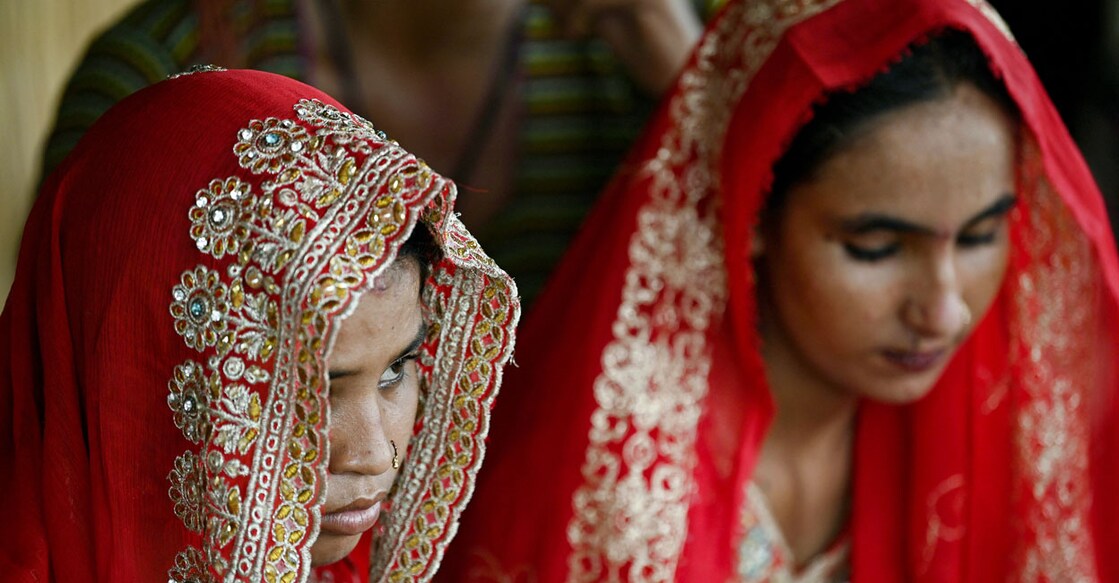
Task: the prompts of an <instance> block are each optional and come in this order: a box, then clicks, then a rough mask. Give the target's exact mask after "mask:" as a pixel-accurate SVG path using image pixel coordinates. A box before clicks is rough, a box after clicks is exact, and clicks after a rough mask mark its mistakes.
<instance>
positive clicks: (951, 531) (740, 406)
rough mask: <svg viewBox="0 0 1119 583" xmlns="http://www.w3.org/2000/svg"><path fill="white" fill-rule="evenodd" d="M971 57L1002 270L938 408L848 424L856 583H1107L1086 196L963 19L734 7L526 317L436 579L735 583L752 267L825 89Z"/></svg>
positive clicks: (929, 1) (1113, 577)
mask: <svg viewBox="0 0 1119 583" xmlns="http://www.w3.org/2000/svg"><path fill="white" fill-rule="evenodd" d="M945 28H953V29H960V30H964V31H967V32H968V33H970V34H971V35H972V36H973V37H974V38H975V40H976V41H977V43H978V45H979V46H980V48H981V49H982V50H983V52H984V53H985V54H986V55H987V56H988V57H989V64H990V67H991V68H992V70H993V71H994V72H995V73H996V75H997V76H998V77H999V78H1001V79H1003V80H1004V82H1005V83H1006V85H1007V87H1008V89H1009V92H1010V95H1011V96H1012V98H1013V100H1014V101H1015V102H1016V104H1017V106H1018V108H1019V110H1020V111H1021V117H1022V123H1023V129H1024V131H1023V132H1022V145H1021V152H1020V155H1019V164H1018V167H1019V168H1018V175H1019V176H1018V191H1019V192H1018V195H1019V199H1020V201H1021V202H1020V205H1019V208H1017V209H1016V210H1015V211H1014V212H1013V213H1012V216H1011V233H1012V241H1013V249H1012V260H1011V266H1010V269H1009V272H1008V274H1007V276H1006V279H1005V281H1004V283H1003V286H1002V289H1001V291H1000V293H999V296H998V297H997V299H996V301H995V304H994V306H993V308H992V309H991V310H990V311H989V312H988V313H987V314H986V316H985V317H984V319H983V320H982V321H981V322H980V323H979V324H978V326H977V328H976V330H975V332H974V334H973V335H972V336H971V338H970V339H969V340H968V341H967V342H966V343H965V344H964V345H963V346H962V347H961V348H960V349H959V351H958V353H957V355H956V356H955V357H954V359H953V362H952V363H951V364H950V366H949V368H948V369H947V370H946V372H945V373H944V375H943V377H942V378H941V379H940V381H939V382H938V384H937V386H936V387H935V388H934V389H933V391H932V392H931V394H930V395H929V396H928V397H927V398H925V399H923V400H922V401H920V402H918V403H916V404H913V405H909V406H903V407H898V406H886V405H881V404H875V403H870V402H867V403H863V404H862V405H861V406H860V411H859V414H858V419H857V430H856V431H857V432H856V442H855V454H854V462H855V470H854V492H853V500H852V515H851V520H850V525H849V532H850V534H851V540H852V556H851V566H852V572H851V578H852V580H853V581H858V582H859V583H864V582H871V583H874V582H896V581H921V582H933V581H944V582H948V581H952V582H956V581H971V582H976V583H979V582H990V581H1072V580H1076V581H1119V561H1117V560H1116V559H1115V558H1114V556H1113V553H1112V551H1113V550H1114V549H1116V548H1119V520H1117V519H1119V504H1117V502H1116V499H1115V496H1114V492H1115V491H1116V490H1115V486H1116V484H1117V479H1119V473H1117V470H1116V468H1119V457H1117V454H1119V448H1117V446H1119V434H1117V430H1116V420H1117V417H1116V415H1117V414H1119V408H1117V407H1119V403H1117V402H1116V400H1115V396H1116V394H1117V393H1119V381H1117V378H1116V374H1115V361H1116V346H1117V340H1119V338H1117V335H1119V320H1117V319H1116V316H1117V313H1116V309H1117V306H1119V261H1117V260H1116V253H1115V249H1114V247H1113V239H1112V237H1111V229H1110V226H1109V225H1108V222H1107V219H1106V214H1105V212H1104V207H1103V204H1102V201H1101V197H1100V194H1099V192H1098V189H1097V187H1096V186H1095V184H1094V182H1093V181H1092V178H1091V176H1090V174H1089V172H1088V170H1087V167H1086V166H1085V164H1084V162H1083V160H1082V158H1081V156H1080V154H1079V152H1078V150H1077V148H1076V147H1075V145H1074V144H1073V142H1072V141H1071V139H1070V138H1069V136H1068V133H1067V131H1066V130H1065V128H1064V126H1063V125H1062V123H1061V121H1060V119H1059V118H1058V116H1057V114H1056V113H1055V111H1054V109H1053V107H1052V105H1051V104H1050V102H1049V100H1048V98H1047V97H1046V94H1045V92H1044V90H1043V88H1042V87H1041V85H1040V83H1039V82H1038V80H1037V78H1036V77H1035V75H1034V73H1033V71H1032V69H1031V67H1030V65H1029V63H1028V61H1027V60H1026V57H1025V56H1024V54H1023V53H1022V52H1021V50H1020V49H1019V47H1018V46H1017V45H1016V44H1015V43H1014V41H1013V39H1012V37H1011V36H1010V33H1009V31H1007V30H1006V28H1005V25H1004V24H1003V23H1002V22H1001V20H1000V19H999V18H998V16H997V15H996V14H995V13H994V12H993V10H992V9H991V8H990V7H989V6H987V5H986V4H985V3H983V2H981V1H979V0H888V1H887V0H814V1H813V0H796V1H776V0H773V1H768V0H753V1H732V2H730V3H729V4H728V6H727V7H726V8H725V9H724V10H723V12H722V13H721V14H720V16H719V17H717V18H716V19H715V20H714V21H713V22H712V24H711V25H710V27H709V29H708V31H707V33H706V34H705V36H704V37H703V39H702V40H701V41H700V44H699V46H698V48H697V49H696V52H695V54H694V56H693V58H692V60H691V62H690V63H689V64H688V66H687V67H686V68H685V70H684V72H683V73H682V74H681V76H680V78H679V80H678V82H677V84H676V86H675V88H674V90H673V91H672V93H671V94H670V95H669V96H668V97H667V98H666V100H665V101H664V102H663V104H662V106H661V108H660V109H659V111H658V113H657V115H656V116H655V117H654V118H653V120H652V121H651V122H650V125H649V126H648V128H647V131H646V133H645V134H644V136H643V138H642V139H641V140H640V142H639V143H638V144H637V146H636V147H635V148H634V150H633V151H632V153H631V156H630V157H629V159H628V162H627V165H626V166H625V167H624V168H623V169H622V171H621V172H620V173H619V174H618V175H617V176H616V177H615V179H614V181H613V182H612V183H611V185H610V186H609V187H608V188H607V190H606V192H605V193H604V194H603V196H602V198H601V200H600V202H599V204H598V205H597V207H596V208H595V209H594V211H593V212H592V214H591V216H590V217H589V219H588V220H587V222H586V224H585V227H584V229H583V230H582V232H581V234H580V237H579V238H578V240H577V241H576V243H575V245H574V246H573V248H572V249H571V250H570V251H569V253H568V255H567V257H566V258H565V260H564V262H563V264H562V265H561V267H560V269H559V270H558V272H557V274H556V276H555V277H554V278H553V280H552V281H551V283H550V285H549V286H548V289H547V291H546V292H545V294H544V295H543V296H541V298H540V299H539V300H538V302H537V304H536V305H535V306H534V310H533V312H532V313H531V314H530V316H529V318H528V319H527V321H526V323H525V325H524V327H523V331H522V336H521V340H522V341H521V343H520V344H519V346H518V353H517V362H518V364H519V367H518V368H516V369H514V370H513V371H512V372H511V373H510V375H509V377H508V379H507V380H508V382H507V384H506V388H505V391H506V393H505V399H504V400H503V402H502V404H501V406H500V407H499V408H498V410H497V411H496V417H495V429H494V432H493V446H492V449H491V453H492V455H491V458H490V464H489V465H488V466H487V468H486V470H485V471H484V472H483V474H482V476H481V478H480V480H481V481H480V486H479V490H478V492H477V493H476V496H475V502H474V503H473V504H472V506H471V509H470V510H469V511H468V512H467V514H466V515H465V517H464V522H463V532H462V533H461V534H460V537H461V538H460V540H459V544H458V545H457V546H456V547H455V548H453V549H452V553H451V556H450V557H449V558H448V562H447V563H446V567H447V568H446V569H445V570H444V571H443V573H442V574H443V575H444V576H445V577H444V579H445V580H454V581H460V580H461V581H518V582H519V581H526V582H529V581H530V582H547V581H621V580H626V581H688V582H693V581H694V582H708V581H728V580H733V579H732V572H733V565H734V560H735V553H736V549H737V545H738V542H739V541H737V540H736V536H737V533H736V524H737V521H738V520H739V518H740V511H741V508H742V504H743V490H744V488H743V486H744V485H745V483H746V482H748V481H749V479H750V476H751V473H752V469H753V466H754V463H755V462H756V457H757V455H758V453H759V449H760V446H761V443H762V441H763V440H764V436H765V432H766V429H767V426H768V423H769V422H770V420H771V417H772V414H773V407H772V403H771V400H770V397H769V394H768V389H767V387H766V386H765V382H764V378H763V374H762V370H763V369H762V366H761V361H760V356H759V354H758V339H757V335H756V332H755V316H754V310H755V301H756V300H755V290H754V283H753V282H754V274H753V271H752V265H751V261H750V259H749V256H748V253H749V250H748V245H747V244H746V243H745V242H746V241H749V239H750V233H751V228H752V226H753V225H754V224H755V223H756V222H757V220H758V214H759V209H760V208H761V207H762V204H763V202H764V195H765V192H766V189H767V188H768V183H769V180H770V168H771V166H772V165H773V163H774V162H775V161H776V160H777V159H778V158H779V157H780V155H781V153H782V151H783V149H784V147H785V145H786V144H787V143H788V141H789V140H790V139H791V137H792V136H793V135H794V134H795V133H796V131H797V130H798V128H799V127H800V126H801V125H802V124H803V123H804V121H805V120H806V119H807V118H808V116H809V115H810V111H811V105H812V104H813V103H815V102H818V101H821V100H823V99H825V98H826V95H827V94H828V93H829V92H831V91H836V90H841V89H846V88H850V87H855V86H858V85H860V84H861V83H864V82H865V81H866V80H868V79H869V78H871V77H872V76H873V75H875V74H876V73H877V72H879V71H882V70H884V69H885V68H886V67H888V66H889V64H890V63H891V62H892V61H893V60H894V59H896V58H898V56H899V55H900V54H901V53H902V51H904V50H905V48H906V47H907V46H908V45H910V44H911V43H914V42H919V41H921V40H923V39H926V38H928V37H929V36H930V35H932V34H935V33H936V32H937V31H940V30H942V29H945Z"/></svg>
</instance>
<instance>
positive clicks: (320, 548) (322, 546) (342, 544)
mask: <svg viewBox="0 0 1119 583" xmlns="http://www.w3.org/2000/svg"><path fill="white" fill-rule="evenodd" d="M359 540H361V535H350V536H340V535H335V534H323V533H319V538H318V539H317V540H315V544H313V545H311V566H312V567H321V566H323V565H329V564H331V563H337V562H338V561H341V560H342V559H344V558H346V556H347V555H349V554H350V553H351V552H353V550H354V547H356V546H357V543H358V541H359Z"/></svg>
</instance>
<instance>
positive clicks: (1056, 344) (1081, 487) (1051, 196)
mask: <svg viewBox="0 0 1119 583" xmlns="http://www.w3.org/2000/svg"><path fill="white" fill-rule="evenodd" d="M1023 151H1024V152H1023V158H1024V162H1023V164H1022V167H1023V172H1022V174H1023V176H1022V178H1021V181H1022V183H1023V187H1024V191H1025V192H1026V193H1027V194H1028V196H1029V197H1030V199H1029V200H1028V203H1029V204H1028V206H1027V208H1026V209H1025V211H1024V212H1022V213H1020V215H1019V217H1018V219H1019V220H1020V221H1021V222H1022V223H1024V224H1023V227H1024V228H1023V229H1021V231H1022V232H1023V233H1024V235H1022V241H1021V245H1020V247H1021V248H1023V249H1025V254H1026V257H1024V258H1023V261H1025V264H1026V265H1027V266H1028V267H1027V269H1025V270H1024V271H1023V272H1022V273H1021V274H1020V275H1019V276H1018V279H1017V281H1016V282H1015V283H1016V285H1015V289H1014V297H1015V299H1016V312H1017V313H1016V318H1017V322H1016V325H1013V326H1012V328H1011V329H1012V330H1013V331H1015V332H1016V333H1017V334H1018V337H1017V338H1013V340H1012V341H1013V342H1014V345H1015V346H1017V349H1016V350H1014V351H1012V352H1011V355H1012V356H1013V357H1014V358H1015V359H1016V362H1014V363H1013V364H1014V365H1015V366H1016V367H1017V368H1018V369H1019V371H1018V374H1017V375H1016V376H1017V378H1019V379H1021V381H1020V382H1021V387H1020V393H1021V401H1022V402H1021V403H1020V404H1019V405H1018V409H1017V411H1016V421H1015V423H1016V431H1017V435H1016V438H1015V450H1016V451H1015V453H1016V457H1017V459H1016V467H1017V469H1018V476H1019V477H1018V480H1019V483H1018V484H1017V486H1016V488H1017V490H1016V492H1015V495H1016V496H1018V497H1019V498H1020V500H1021V501H1024V502H1025V504H1024V506H1025V507H1026V508H1028V509H1029V513H1028V514H1027V515H1026V516H1024V517H1022V518H1021V520H1022V524H1020V525H1019V528H1020V529H1021V533H1020V534H1021V536H1022V543H1021V544H1022V547H1021V549H1020V553H1019V554H1020V556H1019V557H1017V558H1016V560H1015V561H1014V562H1013V564H1014V565H1017V567H1018V569H1019V572H1018V574H1017V579H1016V580H1020V581H1095V580H1096V579H1097V578H1098V577H1097V574H1096V572H1095V568H1094V566H1093V565H1094V561H1093V559H1092V557H1094V556H1095V549H1094V548H1093V541H1092V537H1091V532H1090V530H1091V524H1090V519H1089V516H1088V510H1089V508H1090V507H1091V496H1092V492H1091V489H1090V484H1091V480H1090V476H1089V465H1088V449H1089V443H1090V439H1091V435H1090V434H1089V427H1091V423H1090V419H1089V418H1088V417H1089V410H1088V406H1089V402H1090V398H1091V395H1092V394H1093V390H1094V389H1095V387H1097V386H1099V374H1100V370H1099V368H1098V364H1097V363H1100V362H1106V360H1105V359H1107V358H1111V356H1110V355H1105V354H1100V353H1098V351H1099V347H1097V346H1096V345H1097V344H1099V342H1098V340H1097V336H1096V335H1094V334H1092V333H1091V330H1093V324H1094V323H1095V322H1097V321H1098V319H1097V318H1096V317H1095V314H1096V313H1097V310H1098V305H1099V298H1100V297H1101V289H1100V287H1099V286H1100V283H1099V282H1100V275H1099V273H1098V272H1097V269H1096V267H1095V266H1096V262H1095V259H1094V258H1093V256H1092V248H1091V245H1090V244H1089V242H1088V241H1087V239H1086V238H1085V237H1084V235H1083V233H1082V232H1081V230H1080V228H1079V226H1078V225H1077V224H1076V222H1075V219H1074V218H1073V217H1072V216H1071V214H1070V212H1069V210H1068V208H1066V207H1065V205H1064V204H1063V203H1062V202H1061V199H1060V197H1059V196H1057V194H1056V193H1055V192H1054V191H1053V187H1052V186H1051V185H1050V184H1049V182H1048V180H1047V179H1046V177H1045V174H1044V168H1043V167H1042V159H1041V153H1040V151H1039V150H1038V147H1037V144H1036V143H1035V142H1033V141H1030V140H1026V144H1025V145H1024V146H1023Z"/></svg>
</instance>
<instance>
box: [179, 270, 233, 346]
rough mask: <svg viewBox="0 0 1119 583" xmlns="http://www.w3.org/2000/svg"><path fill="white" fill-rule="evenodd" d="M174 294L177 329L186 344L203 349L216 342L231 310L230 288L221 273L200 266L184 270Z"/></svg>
mask: <svg viewBox="0 0 1119 583" xmlns="http://www.w3.org/2000/svg"><path fill="white" fill-rule="evenodd" d="M171 296H172V297H173V298H174V299H175V301H174V303H172V304H171V315H172V316H174V317H175V332H178V333H179V335H180V336H182V337H183V340H185V341H186V344H187V346H189V347H191V348H194V349H195V350H203V349H204V348H206V347H207V346H213V345H214V344H216V343H217V340H218V334H220V333H221V332H222V331H224V330H225V328H226V326H227V322H226V320H225V315H226V313H228V312H229V304H228V302H227V300H228V297H229V288H227V287H226V286H225V284H223V283H222V282H221V274H219V273H218V272H216V271H211V270H210V269H207V268H206V267H205V266H203V265H199V266H198V267H195V268H194V269H193V270H190V271H187V272H184V273H183V276H182V283H180V284H179V285H176V286H175V287H174V289H172V290H171Z"/></svg>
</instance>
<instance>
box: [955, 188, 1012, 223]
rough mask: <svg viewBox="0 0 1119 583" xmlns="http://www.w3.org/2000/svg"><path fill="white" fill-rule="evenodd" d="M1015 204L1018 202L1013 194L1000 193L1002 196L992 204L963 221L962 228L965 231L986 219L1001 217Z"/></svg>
mask: <svg viewBox="0 0 1119 583" xmlns="http://www.w3.org/2000/svg"><path fill="white" fill-rule="evenodd" d="M1016 204H1018V197H1016V196H1014V195H1013V194H1004V195H1002V197H1000V198H999V199H998V200H996V201H995V203H994V204H992V205H991V206H989V207H987V208H986V209H983V210H982V211H980V212H979V214H977V215H975V216H974V217H972V218H971V220H969V221H968V222H966V223H964V228H963V229H962V230H965V231H966V230H968V229H970V228H971V227H974V226H975V225H978V224H979V223H982V222H983V221H985V220H987V219H994V218H998V217H1001V216H1003V215H1005V214H1006V213H1009V212H1010V209H1012V208H1014V205H1016Z"/></svg>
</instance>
